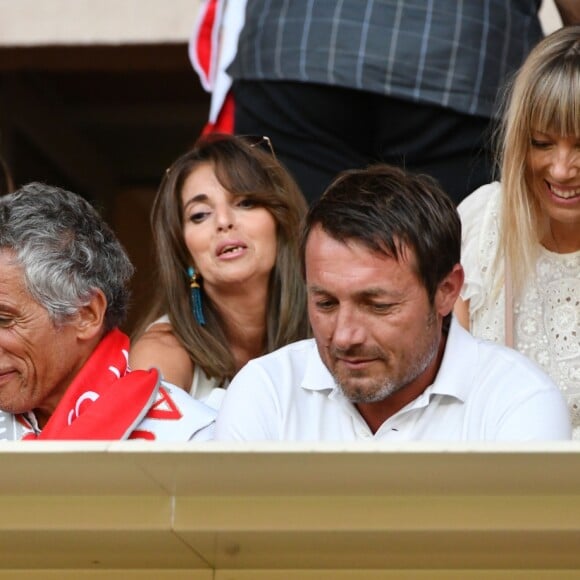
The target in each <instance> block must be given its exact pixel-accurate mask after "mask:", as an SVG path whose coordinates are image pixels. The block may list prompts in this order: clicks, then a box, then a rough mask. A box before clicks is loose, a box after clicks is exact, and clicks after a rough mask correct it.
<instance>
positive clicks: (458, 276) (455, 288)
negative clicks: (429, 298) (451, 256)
mask: <svg viewBox="0 0 580 580" xmlns="http://www.w3.org/2000/svg"><path fill="white" fill-rule="evenodd" d="M464 278H465V274H464V272H463V267H462V266H461V264H455V266H453V268H452V270H451V272H449V274H447V276H445V278H443V280H442V281H441V282H440V283H439V287H438V288H437V292H436V293H435V310H436V311H437V312H438V313H439V314H440V315H441V316H443V317H445V316H447V315H448V314H449V313H450V312H451V311H452V310H453V307H454V306H455V302H456V301H457V298H458V297H459V293H460V292H461V288H462V286H463V280H464Z"/></svg>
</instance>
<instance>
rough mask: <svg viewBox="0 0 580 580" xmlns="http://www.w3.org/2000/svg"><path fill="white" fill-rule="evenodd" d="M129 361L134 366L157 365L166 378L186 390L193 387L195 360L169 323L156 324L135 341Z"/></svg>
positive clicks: (140, 367)
mask: <svg viewBox="0 0 580 580" xmlns="http://www.w3.org/2000/svg"><path fill="white" fill-rule="evenodd" d="M129 364H130V366H131V368H133V369H150V368H152V367H155V368H158V369H159V370H160V371H161V374H162V375H163V378H164V379H165V380H166V381H169V382H170V383H173V384H175V385H177V386H179V387H181V388H182V389H185V390H186V391H189V389H190V387H191V382H192V380H193V369H194V364H193V361H192V360H191V358H190V357H189V354H188V353H187V351H186V350H185V348H184V347H183V346H182V344H181V343H180V342H179V340H178V339H177V337H176V336H175V334H173V330H172V328H171V325H170V324H167V323H159V324H155V325H153V326H152V327H151V328H149V329H148V330H147V331H146V332H145V333H144V334H143V335H142V336H141V337H140V338H139V339H138V340H137V341H135V343H134V344H133V345H132V346H131V352H130V354H129Z"/></svg>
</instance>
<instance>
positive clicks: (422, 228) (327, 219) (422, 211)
mask: <svg viewBox="0 0 580 580" xmlns="http://www.w3.org/2000/svg"><path fill="white" fill-rule="evenodd" d="M317 225H319V226H320V227H322V229H323V230H324V232H325V233H326V234H328V235H329V236H331V237H333V238H334V239H336V240H338V241H340V242H347V241H349V240H356V241H357V242H360V243H362V244H363V245H365V246H366V247H368V248H369V249H370V250H372V251H374V252H381V253H384V254H386V255H388V256H392V257H394V258H395V259H397V260H399V259H400V256H401V251H402V248H403V247H409V248H410V249H412V250H413V251H414V253H415V257H416V273H417V276H418V277H419V279H420V280H421V282H422V283H423V285H424V287H425V289H426V290H427V295H428V297H429V301H430V302H431V303H433V300H434V298H435V293H436V291H437V288H438V286H439V284H440V282H441V281H442V280H443V279H444V278H445V276H446V275H447V274H449V272H451V270H452V269H453V266H455V264H457V263H458V262H459V260H460V252H461V222H460V220H459V215H458V213H457V210H456V209H455V205H454V203H453V202H452V201H451V198H450V197H449V196H448V195H447V194H445V193H444V192H443V190H442V189H441V188H440V186H439V185H438V183H437V182H436V181H435V180H434V179H433V178H431V177H429V176H427V175H415V174H413V173H410V172H407V171H404V170H403V169H399V168H398V167H392V166H390V165H386V164H378V165H373V166H370V167H368V168H367V169H353V170H350V171H344V172H342V173H340V174H339V175H338V177H337V178H336V179H335V180H334V181H333V182H332V183H331V184H330V186H329V187H328V189H327V190H326V191H325V192H324V194H323V195H322V197H321V198H320V200H318V201H317V202H316V203H315V204H314V205H313V206H312V207H311V208H310V211H309V213H308V215H307V217H306V222H305V227H304V229H303V234H302V255H303V256H304V248H305V245H306V241H307V238H308V235H309V234H310V232H311V230H312V228H313V227H314V226H317Z"/></svg>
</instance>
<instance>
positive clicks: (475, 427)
mask: <svg viewBox="0 0 580 580" xmlns="http://www.w3.org/2000/svg"><path fill="white" fill-rule="evenodd" d="M570 437H571V428H570V419H569V415H568V410H567V408H566V404H565V402H564V399H563V397H562V395H561V394H560V391H559V390H558V388H557V387H556V386H555V385H554V383H553V382H552V380H551V379H550V378H549V377H548V376H547V375H546V374H545V373H544V372H543V371H542V370H540V369H539V368H538V367H537V366H535V365H534V363H532V362H531V361H530V360H528V359H527V358H526V357H524V356H523V355H521V354H520V353H518V352H516V351H514V350H512V349H509V348H506V347H503V346H499V345H496V344H493V343H490V342H485V341H482V340H478V339H475V338H474V337H472V336H471V335H470V334H469V333H468V332H466V331H465V330H464V329H463V328H461V327H460V325H459V324H458V323H457V322H456V321H455V320H453V321H452V323H451V328H450V331H449V336H448V339H447V344H446V347H445V353H444V356H443V360H442V363H441V367H440V369H439V372H438V374H437V377H436V379H435V381H434V383H433V384H431V385H430V386H429V387H427V389H425V391H424V392H423V393H422V394H421V395H419V397H417V398H416V399H415V400H413V401H411V402H410V403H409V404H408V405H406V406H405V407H403V408H402V409H401V410H400V411H398V412H397V413H396V414H395V415H393V416H392V417H389V419H387V420H386V421H385V422H384V423H383V425H382V426H381V427H380V428H379V430H378V431H377V432H376V433H375V434H374V435H373V433H372V432H371V430H370V429H369V427H368V425H367V424H366V422H365V421H364V419H363V418H362V417H361V415H360V414H359V412H358V411H357V409H356V407H355V406H354V405H353V404H352V403H350V401H348V400H347V399H346V398H345V397H344V396H343V394H342V392H341V391H340V389H339V388H338V387H337V385H336V383H335V381H334V379H333V377H332V375H331V374H330V372H329V371H328V369H327V368H326V366H325V365H324V363H323V362H322V360H321V359H320V356H319V354H318V350H317V348H316V343H315V341H314V339H310V340H302V341H300V342H295V343H293V344H290V345H288V346H286V347H283V348H281V349H279V350H277V351H274V352H272V353H270V354H267V355H265V356H263V357H261V358H258V359H255V360H253V361H250V362H249V363H248V364H247V365H246V366H245V367H244V368H243V369H242V370H241V371H240V372H239V373H238V374H237V375H236V377H234V380H233V381H232V383H231V385H230V386H229V387H228V389H227V392H226V396H225V399H224V402H223V404H222V407H221V410H220V412H219V414H218V418H217V423H216V439H217V440H241V441H260V440H284V441H353V440H364V439H377V440H379V439H381V440H394V441H421V440H423V441H436V440H439V441H526V440H559V439H570Z"/></svg>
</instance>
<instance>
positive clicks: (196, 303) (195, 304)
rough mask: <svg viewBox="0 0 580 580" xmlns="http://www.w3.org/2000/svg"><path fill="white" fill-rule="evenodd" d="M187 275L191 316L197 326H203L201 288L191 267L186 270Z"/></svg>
mask: <svg viewBox="0 0 580 580" xmlns="http://www.w3.org/2000/svg"><path fill="white" fill-rule="evenodd" d="M187 275H188V276H189V287H190V288H191V307H192V309H193V315H194V316H195V319H196V320H197V322H198V323H199V324H201V325H202V326H205V317H204V316H203V310H202V308H201V288H200V286H199V282H198V281H197V273H196V271H195V269H194V268H193V267H192V266H190V267H189V268H188V269H187Z"/></svg>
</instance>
